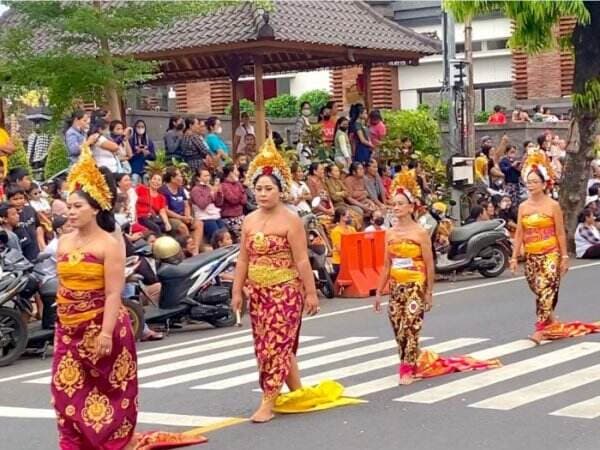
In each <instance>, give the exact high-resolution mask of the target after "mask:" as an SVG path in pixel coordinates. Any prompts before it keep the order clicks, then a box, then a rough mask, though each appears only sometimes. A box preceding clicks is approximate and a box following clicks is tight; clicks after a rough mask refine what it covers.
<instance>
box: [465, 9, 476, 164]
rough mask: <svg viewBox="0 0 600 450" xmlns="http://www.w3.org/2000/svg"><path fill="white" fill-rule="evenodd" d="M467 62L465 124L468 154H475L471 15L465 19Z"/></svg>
mask: <svg viewBox="0 0 600 450" xmlns="http://www.w3.org/2000/svg"><path fill="white" fill-rule="evenodd" d="M465 62H466V63H467V71H468V72H467V73H468V76H467V89H466V92H465V93H466V95H465V97H466V102H465V103H466V111H465V124H464V125H465V126H466V130H465V133H466V135H467V156H475V86H474V81H475V80H474V79H473V27H472V26H471V18H470V17H469V18H467V19H465Z"/></svg>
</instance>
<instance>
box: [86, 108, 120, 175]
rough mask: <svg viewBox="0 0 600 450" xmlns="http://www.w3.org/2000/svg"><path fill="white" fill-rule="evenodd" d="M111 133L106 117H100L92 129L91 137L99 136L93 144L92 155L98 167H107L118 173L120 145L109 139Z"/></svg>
mask: <svg viewBox="0 0 600 450" xmlns="http://www.w3.org/2000/svg"><path fill="white" fill-rule="evenodd" d="M109 133H110V132H109V130H108V123H107V122H106V121H105V120H104V119H98V120H97V121H96V123H95V125H94V126H93V127H92V128H91V129H90V138H91V137H92V136H98V138H97V140H96V141H95V143H94V145H93V146H92V155H93V156H94V159H95V160H96V164H97V165H98V167H106V168H107V169H108V170H110V171H111V172H112V173H117V172H119V168H120V163H119V158H118V153H119V145H118V144H116V143H115V142H113V141H111V140H110V139H109V137H110V134H109Z"/></svg>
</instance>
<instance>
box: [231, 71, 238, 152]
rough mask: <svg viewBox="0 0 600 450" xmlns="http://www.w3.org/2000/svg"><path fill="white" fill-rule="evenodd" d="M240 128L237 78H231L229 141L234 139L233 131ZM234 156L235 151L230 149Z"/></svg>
mask: <svg viewBox="0 0 600 450" xmlns="http://www.w3.org/2000/svg"><path fill="white" fill-rule="evenodd" d="M239 126H240V92H239V83H238V78H237V77H235V78H233V77H232V78H231V140H232V141H233V138H234V137H235V130H237V129H238V127H239ZM232 150H233V153H232V154H234V155H235V151H236V149H235V148H234V149H232Z"/></svg>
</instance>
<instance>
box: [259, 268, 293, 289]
mask: <svg viewBox="0 0 600 450" xmlns="http://www.w3.org/2000/svg"><path fill="white" fill-rule="evenodd" d="M295 278H298V272H297V271H296V270H295V269H286V268H274V267H272V266H266V265H259V264H251V265H249V266H248V279H249V280H250V281H251V282H253V283H255V284H257V285H259V286H263V287H269V286H275V285H276V284H281V283H286V282H288V281H292V280H293V279H295Z"/></svg>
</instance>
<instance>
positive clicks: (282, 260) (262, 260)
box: [246, 232, 298, 287]
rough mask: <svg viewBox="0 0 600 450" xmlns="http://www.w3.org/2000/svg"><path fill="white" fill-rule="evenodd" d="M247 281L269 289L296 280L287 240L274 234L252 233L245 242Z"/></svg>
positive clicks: (296, 272) (295, 271) (296, 275)
mask: <svg viewBox="0 0 600 450" xmlns="http://www.w3.org/2000/svg"><path fill="white" fill-rule="evenodd" d="M246 249H247V250H248V279H249V280H250V281H251V282H252V283H254V284H257V285H259V286H262V287H269V286H275V285H278V284H282V283H287V282H289V281H292V280H295V279H297V278H298V271H297V270H296V267H295V265H294V259H293V257H292V249H291V247H290V243H289V242H288V240H287V238H286V237H284V236H278V235H274V234H271V235H269V234H267V235H265V234H263V233H260V232H259V233H254V234H253V235H251V236H250V238H249V239H248V241H247V244H246Z"/></svg>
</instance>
